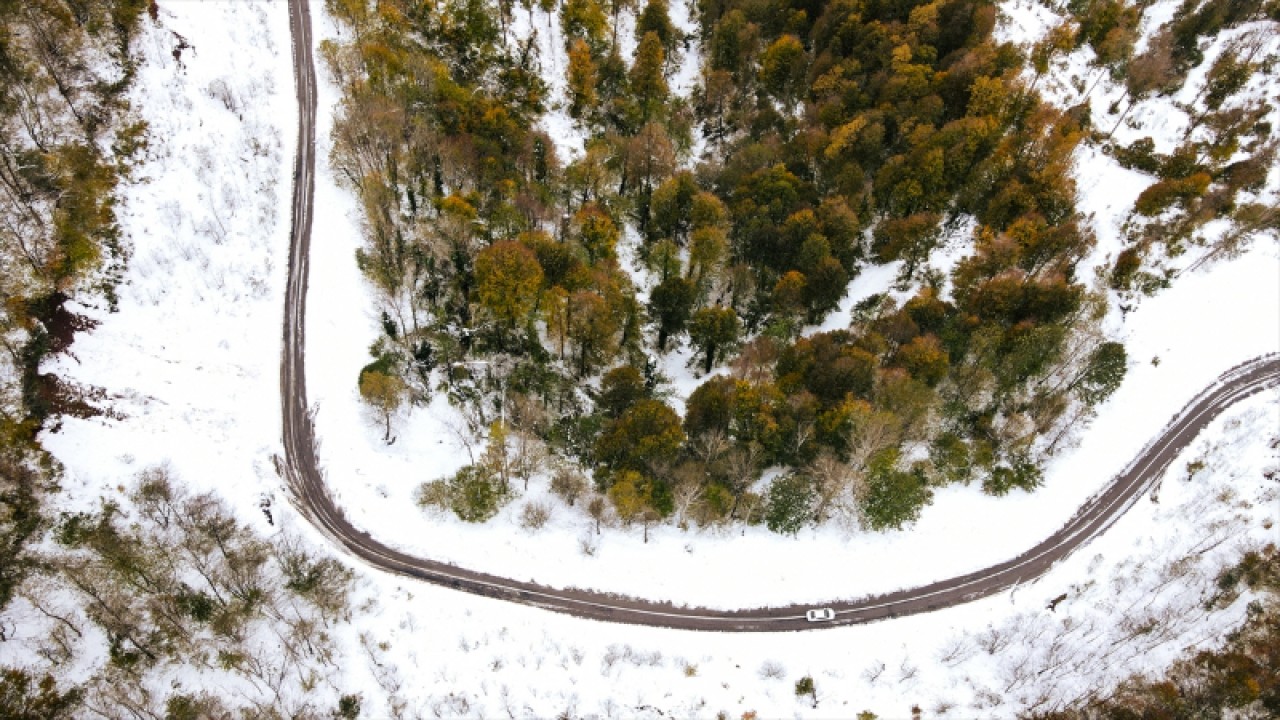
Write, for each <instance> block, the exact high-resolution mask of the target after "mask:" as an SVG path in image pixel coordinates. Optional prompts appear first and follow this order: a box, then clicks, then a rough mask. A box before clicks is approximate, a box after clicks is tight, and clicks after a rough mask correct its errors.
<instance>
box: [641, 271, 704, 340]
mask: <svg viewBox="0 0 1280 720" xmlns="http://www.w3.org/2000/svg"><path fill="white" fill-rule="evenodd" d="M696 298H697V289H696V288H695V287H694V286H693V283H691V282H689V281H688V280H686V279H684V278H682V277H680V276H679V275H672V276H670V277H668V278H667V279H666V280H664V281H662V282H661V283H659V284H658V286H657V287H655V288H654V289H653V292H652V293H651V294H650V295H649V313H650V314H651V315H652V316H653V319H654V321H655V322H657V324H658V352H666V350H667V339H668V338H670V337H671V336H672V335H674V334H679V333H681V332H683V331H684V327H685V324H686V323H687V322H688V321H689V313H690V312H691V311H692V309H693V301H694V300H695V299H696Z"/></svg>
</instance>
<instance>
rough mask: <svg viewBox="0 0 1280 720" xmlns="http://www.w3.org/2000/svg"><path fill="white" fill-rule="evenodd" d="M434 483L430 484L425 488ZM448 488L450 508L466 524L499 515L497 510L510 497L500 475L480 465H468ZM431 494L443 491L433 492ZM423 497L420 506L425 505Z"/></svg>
mask: <svg viewBox="0 0 1280 720" xmlns="http://www.w3.org/2000/svg"><path fill="white" fill-rule="evenodd" d="M436 482H437V483H438V482H439V481H436ZM434 484H435V483H427V485H424V486H423V487H424V488H426V487H427V486H430V485H434ZM446 487H447V493H448V494H447V501H448V507H449V509H450V510H453V512H454V514H456V515H457V516H458V517H459V518H460V519H462V520H465V521H466V522H473V523H479V522H484V521H486V520H488V519H489V518H491V517H493V516H494V515H497V514H498V508H500V507H502V503H503V501H505V500H506V498H507V494H506V492H505V491H504V490H503V487H502V482H501V481H500V480H499V478H498V477H497V475H496V474H495V473H494V472H493V471H492V470H490V469H489V468H486V467H483V466H480V465H468V466H466V467H464V468H462V469H461V470H459V471H458V472H457V474H456V475H454V476H453V477H451V478H449V480H448V481H446ZM432 492H433V493H438V492H440V491H439V490H432ZM422 497H423V493H422V492H420V493H419V498H420V499H419V504H424V503H423V501H422V499H421V498H422Z"/></svg>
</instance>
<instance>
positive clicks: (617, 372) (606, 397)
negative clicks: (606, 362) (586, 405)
mask: <svg viewBox="0 0 1280 720" xmlns="http://www.w3.org/2000/svg"><path fill="white" fill-rule="evenodd" d="M648 395H649V390H648V388H646V387H645V385H644V376H643V375H641V374H640V371H639V370H637V369H635V368H634V367H632V366H631V365H622V366H619V367H616V368H614V369H612V370H610V371H609V372H607V373H605V374H604V377H603V378H601V379H600V399H599V401H597V403H596V407H598V408H599V409H600V410H601V411H602V412H603V413H604V414H605V415H606V416H608V417H610V418H617V417H621V415H622V414H623V413H624V412H626V411H627V410H628V409H629V408H630V407H631V406H632V405H635V404H636V403H637V402H639V401H640V400H642V399H644V398H646V397H648Z"/></svg>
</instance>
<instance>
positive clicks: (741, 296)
mask: <svg viewBox="0 0 1280 720" xmlns="http://www.w3.org/2000/svg"><path fill="white" fill-rule="evenodd" d="M1094 5H1097V3H1095V4H1094ZM328 7H329V9H330V11H331V12H332V13H333V15H334V16H335V17H337V18H339V20H340V21H341V22H342V26H343V27H344V28H345V31H346V32H345V34H344V39H349V41H344V42H328V43H327V44H326V45H325V47H324V48H323V52H324V56H325V59H326V62H327V66H328V69H329V71H330V72H331V73H332V75H333V77H334V78H335V79H336V80H337V82H338V83H339V84H340V86H341V88H342V91H343V99H342V105H341V109H340V114H339V118H338V122H337V126H336V127H335V130H334V150H333V157H332V161H333V163H334V165H335V168H336V169H337V171H338V173H339V175H340V176H341V178H342V179H343V181H344V182H346V183H347V184H349V186H350V187H351V188H352V189H353V190H354V191H355V193H356V195H357V197H358V198H359V201H360V205H361V207H362V209H363V214H364V224H365V238H364V244H363V248H362V249H361V250H360V251H359V253H358V254H357V258H356V261H357V262H358V264H359V266H360V268H361V269H362V271H363V272H364V274H365V275H366V277H367V278H368V279H369V281H370V282H371V284H372V285H373V286H374V287H375V288H376V291H377V297H378V312H379V313H380V315H381V317H382V326H383V333H382V336H381V337H380V338H379V340H378V341H377V342H376V343H375V344H374V346H373V347H372V348H371V353H372V355H373V359H372V362H370V363H369V365H368V366H367V367H366V368H365V369H364V370H363V371H362V372H361V374H360V377H359V378H358V383H359V388H360V391H361V394H362V396H363V397H364V398H365V399H366V400H367V401H368V402H369V403H370V405H371V406H372V407H374V408H376V409H377V411H378V412H379V413H381V415H382V417H383V419H384V421H385V428H384V429H385V432H386V439H387V440H388V441H390V440H391V435H392V432H391V431H392V428H391V418H392V417H393V415H394V414H395V413H396V412H397V411H398V410H399V409H401V408H403V407H405V406H412V405H417V404H421V403H423V402H426V401H427V400H428V399H429V397H430V396H431V395H432V393H435V392H445V393H448V394H449V396H450V398H452V399H454V400H456V402H457V403H458V404H459V405H460V406H462V407H464V408H467V410H466V411H467V412H468V413H469V418H470V421H471V424H472V426H473V428H472V429H473V430H474V431H476V432H486V431H488V432H489V433H490V443H489V445H490V447H489V448H488V449H487V450H486V452H485V454H484V457H482V458H480V459H478V460H476V461H475V462H473V463H472V464H471V465H469V466H468V467H467V468H465V469H464V470H463V471H462V472H460V473H459V474H458V475H457V476H456V477H452V478H444V479H440V480H435V481H432V482H429V483H427V484H425V485H424V487H423V489H422V493H421V499H422V502H423V503H424V504H426V505H438V506H442V507H446V508H451V509H453V510H454V511H455V512H456V513H457V514H458V515H459V516H460V517H463V518H464V519H468V520H473V521H475V520H483V519H485V518H487V517H490V516H491V515H492V514H493V513H494V512H496V510H497V508H498V507H499V506H500V505H501V504H502V503H503V502H505V501H507V500H508V499H510V498H511V497H513V496H514V491H513V487H512V482H511V480H512V476H513V474H515V475H520V476H522V477H524V478H525V481H526V482H527V479H528V476H529V475H530V474H532V473H535V472H537V471H539V470H546V471H548V472H550V473H551V474H552V475H554V478H555V479H553V487H557V488H560V490H563V492H562V493H561V494H562V497H564V498H565V500H566V501H567V502H569V503H570V504H572V503H573V502H574V501H575V500H576V499H577V498H578V497H579V496H581V497H584V498H585V497H587V496H588V495H590V494H594V493H599V494H601V495H603V497H606V498H608V501H609V505H610V506H611V508H612V511H613V512H614V513H615V514H616V515H617V517H618V518H619V519H621V520H622V521H623V522H624V523H626V524H631V523H632V522H633V521H635V520H638V519H639V520H643V521H644V522H645V524H646V527H647V525H648V523H650V522H655V521H663V520H669V521H672V522H676V523H678V524H681V525H682V526H683V525H686V524H688V523H690V522H695V523H697V524H699V525H708V524H720V523H728V522H746V523H759V522H763V523H765V524H767V525H768V527H769V528H770V529H773V530H776V531H778V532H783V533H794V532H796V531H797V530H798V529H800V528H801V527H804V526H805V525H807V524H809V523H821V522H825V521H827V520H830V519H833V518H836V519H840V520H842V521H844V522H847V523H851V524H853V525H856V526H861V527H865V528H869V529H872V530H882V529H888V528H899V527H903V526H904V525H906V524H909V523H910V522H911V521H912V520H913V519H914V518H915V517H917V516H918V514H919V512H920V510H921V508H922V507H923V506H924V505H926V504H927V503H928V502H929V500H930V498H931V496H932V491H933V489H934V488H936V487H939V486H941V485H945V484H948V483H957V482H959V483H979V484H980V485H981V486H982V488H983V489H984V490H986V491H987V492H989V493H992V494H997V495H998V494H1004V493H1007V492H1010V491H1011V490H1014V489H1023V490H1030V489H1033V488H1034V487H1036V485H1037V484H1038V483H1039V482H1040V470H1039V469H1038V466H1039V463H1040V460H1041V458H1042V457H1043V455H1044V454H1045V453H1046V452H1052V451H1053V449H1054V448H1055V446H1056V445H1057V444H1058V443H1059V442H1060V441H1061V440H1062V438H1064V437H1066V436H1068V435H1069V433H1070V432H1071V430H1072V428H1074V427H1075V426H1076V425H1077V424H1078V422H1079V421H1080V420H1082V419H1084V418H1086V417H1087V416H1088V414H1089V412H1090V408H1091V407H1092V406H1094V405H1095V404H1097V403H1098V402H1100V401H1101V400H1103V399H1105V398H1106V397H1107V396H1108V395H1109V394H1110V393H1111V392H1112V391H1113V390H1114V389H1115V388H1116V387H1117V386H1118V384H1119V383H1120V381H1121V380H1122V378H1123V376H1124V373H1125V368H1126V363H1127V356H1126V353H1125V350H1124V347H1123V345H1121V344H1120V343H1117V342H1114V341H1111V340H1109V339H1107V338H1105V337H1103V336H1102V334H1101V333H1100V332H1099V331H1098V329H1097V326H1098V321H1099V320H1100V318H1101V317H1102V316H1103V314H1105V312H1106V307H1107V299H1106V295H1105V293H1104V292H1102V291H1100V290H1099V289H1097V288H1095V287H1092V286H1091V285H1090V284H1089V281H1090V280H1091V279H1090V278H1080V277H1077V273H1076V265H1077V263H1078V262H1079V261H1080V260H1081V258H1083V257H1084V256H1085V255H1086V254H1087V253H1088V252H1089V250H1090V248H1091V246H1092V244H1093V238H1092V236H1091V234H1090V231H1089V229H1088V227H1087V224H1085V223H1083V222H1082V219H1081V218H1080V217H1079V213H1078V211H1077V210H1076V207H1075V187H1074V181H1073V179H1072V176H1071V169H1072V157H1073V152H1074V151H1075V149H1076V148H1077V146H1078V145H1079V144H1080V143H1081V142H1082V141H1083V140H1085V139H1086V138H1087V137H1089V136H1090V135H1091V134H1094V133H1097V132H1098V131H1097V129H1096V128H1094V127H1093V126H1092V123H1091V120H1090V118H1089V117H1088V111H1087V109H1086V108H1084V107H1079V108H1071V109H1067V110H1060V109H1057V108H1055V107H1052V106H1050V105H1048V104H1046V103H1044V102H1042V101H1041V100H1040V98H1039V96H1038V95H1037V92H1036V88H1035V75H1034V72H1032V73H1027V72H1025V70H1026V68H1027V67H1028V63H1031V65H1032V66H1033V67H1038V66H1037V65H1036V62H1037V59H1038V58H1040V57H1041V56H1052V54H1053V53H1055V52H1063V51H1066V50H1069V49H1071V48H1073V47H1075V46H1077V45H1080V44H1084V43H1088V42H1090V41H1091V40H1090V38H1092V37H1094V36H1095V35H1097V34H1098V33H1102V35H1108V34H1109V33H1111V32H1112V31H1113V30H1116V29H1117V28H1119V27H1120V26H1121V25H1120V24H1121V19H1122V18H1121V19H1116V18H1111V19H1105V20H1097V22H1102V23H1104V24H1106V27H1099V28H1092V26H1090V25H1088V22H1089V21H1088V18H1089V17H1091V15H1090V14H1089V13H1101V12H1102V11H1101V10H1099V9H1098V8H1096V7H1094V6H1093V5H1088V6H1086V7H1082V8H1081V9H1080V12H1079V17H1080V18H1081V20H1080V21H1079V22H1077V23H1073V24H1071V25H1070V26H1068V27H1064V28H1062V31H1061V32H1060V33H1058V34H1055V35H1054V36H1053V43H1055V44H1052V45H1049V46H1047V47H1044V48H1037V49H1036V52H1035V53H1032V54H1033V55H1036V57H1035V58H1028V57H1025V56H1024V55H1025V53H1024V52H1023V51H1022V50H1021V49H1019V48H1017V47H1014V46H1012V45H1010V44H1007V43H1006V44H1001V43H998V42H996V41H995V40H994V39H993V37H992V30H993V27H994V23H995V6H994V5H992V4H990V3H982V2H973V1H970V0H956V1H953V2H941V1H940V2H931V3H911V2H908V3H882V2H852V1H848V0H842V1H840V2H832V3H827V4H821V3H788V2H741V3H735V2H727V3H716V2H704V3H701V4H698V5H697V7H696V17H697V27H696V28H694V31H695V33H694V35H695V37H686V36H685V34H684V33H683V32H682V31H681V30H680V29H679V28H677V27H676V26H675V24H674V23H673V22H672V20H671V15H670V8H669V7H668V5H667V3H666V2H665V0H652V1H651V2H648V3H646V4H645V5H644V6H643V7H631V6H629V5H627V4H623V3H614V4H600V3H598V2H596V0H569V1H568V2H566V3H564V4H563V5H561V6H560V7H559V8H556V7H551V6H546V7H544V6H537V7H535V6H533V5H527V6H522V7H521V8H519V9H517V8H515V7H513V6H511V5H509V4H500V5H499V7H498V8H497V12H492V13H490V12H486V8H485V6H484V4H483V3H480V2H477V1H476V0H470V1H467V2H464V1H462V0H458V1H457V2H453V3H448V4H444V5H438V6H430V5H423V4H419V3H413V2H382V3H378V4H377V5H376V7H370V6H369V5H367V4H366V3H362V2H343V1H341V0H330V2H329V4H328ZM517 12H519V13H522V14H527V17H528V18H529V22H528V26H532V27H535V28H536V27H538V22H537V20H536V16H537V15H538V14H539V13H542V14H543V15H545V18H546V21H547V22H548V23H551V22H554V21H558V22H559V24H560V30H561V36H562V38H563V41H564V43H565V50H566V52H567V56H568V58H569V62H568V64H567V66H566V68H565V72H566V87H567V92H566V93H565V97H552V96H550V95H549V90H548V88H547V87H546V84H545V83H544V82H543V81H542V80H541V79H540V77H539V75H538V74H537V73H534V72H531V71H530V70H529V68H530V67H531V66H532V65H531V63H533V62H536V61H537V58H536V56H535V53H534V50H535V48H534V46H533V43H532V41H531V40H529V39H525V40H519V39H517V40H512V39H511V38H512V37H515V36H514V35H513V32H514V31H513V29H512V28H513V27H514V26H515V25H516V24H517V22H516V20H517V16H516V13H517ZM628 13H631V14H633V16H634V23H626V22H621V21H620V18H625V17H626V16H627V14H628ZM553 14H554V15H555V17H554V18H553V17H552V15H553ZM1130 20H1131V19H1130ZM628 30H633V31H634V37H630V38H628V37H626V34H627V31H628ZM693 39H696V40H697V44H696V47H697V48H700V49H701V57H697V58H687V57H684V55H685V54H686V53H689V52H691V50H690V49H688V48H693V47H695V46H694V45H693V44H692V43H690V42H689V41H690V40H693ZM690 62H695V63H697V65H698V67H699V68H700V76H699V78H698V83H697V85H696V87H695V89H694V90H693V92H692V93H690V94H689V96H688V97H684V96H679V95H675V94H673V93H672V92H671V89H670V84H669V83H670V78H671V77H672V74H673V72H674V69H675V67H676V66H677V65H678V64H679V63H690ZM1045 62H1047V60H1046V61H1045ZM553 106H554V107H563V108H565V109H567V112H568V113H569V114H570V116H571V117H572V118H573V119H574V122H575V123H577V127H578V128H579V130H581V131H582V132H583V134H584V135H585V137H586V142H585V151H584V152H582V153H581V154H580V155H575V156H574V157H572V158H561V157H560V156H559V153H558V151H557V147H556V144H555V143H554V142H553V141H552V139H551V138H550V137H549V136H548V135H547V133H546V132H545V131H543V130H541V129H539V128H540V126H539V122H538V120H539V118H540V116H541V115H542V114H543V113H545V112H546V111H547V110H548V109H549V108H551V107H553ZM699 148H700V149H701V150H700V152H699V153H698V154H695V150H696V149H699ZM1193 174H1194V173H1193ZM1183 184H1184V185H1185V184H1186V183H1185V182H1184V183H1183ZM1178 187H1182V186H1181V185H1179V186H1178ZM1171 192H1172V191H1171ZM1179 192H1181V191H1179ZM1175 199H1176V198H1175ZM1157 201H1158V202H1166V204H1172V202H1173V201H1159V200H1158V199H1157ZM947 239H951V240H952V241H953V244H954V242H959V243H962V244H966V245H971V246H972V252H971V253H968V254H966V256H965V257H963V258H962V259H961V260H960V261H959V262H958V263H956V264H955V267H954V268H953V269H952V270H950V272H943V271H940V270H938V269H936V268H935V267H934V266H933V265H931V264H930V262H929V261H930V259H931V257H933V256H934V254H935V252H936V251H938V250H939V249H940V248H941V247H942V246H943V244H944V241H945V240H947ZM887 263H897V265H896V267H898V268H899V271H898V280H897V284H896V286H895V287H896V288H898V290H899V291H900V292H903V293H906V295H905V297H906V299H905V300H901V301H899V300H895V299H894V298H893V297H892V296H890V295H888V294H884V295H879V296H873V297H871V298H867V299H866V300H864V301H863V302H861V303H859V304H858V306H857V307H855V308H854V312H853V313H852V315H851V317H849V322H848V324H847V327H845V328H844V329H839V330H834V331H829V332H820V333H814V332H812V331H806V328H807V327H812V326H813V325H814V324H815V323H820V322H822V321H823V320H825V319H826V318H827V317H828V315H829V314H830V313H831V312H832V311H833V310H835V309H836V307H837V305H838V304H839V302H840V300H841V299H842V297H843V296H844V295H845V293H846V290H847V287H848V285H849V282H850V281H851V279H853V278H855V277H856V276H857V275H858V274H859V273H860V272H861V271H863V270H864V269H866V268H868V267H872V266H877V265H883V264H887ZM1121 275H1123V272H1118V273H1116V276H1117V283H1119V282H1120V276H1121ZM1104 289H1105V288H1104ZM682 346H685V347H688V348H689V349H691V350H692V353H693V359H692V360H691V361H690V364H691V365H692V366H693V367H692V368H691V369H692V370H693V371H694V372H698V373H701V374H705V375H706V376H705V382H703V384H702V385H701V386H699V387H698V388H697V389H696V390H695V391H694V392H693V393H692V394H691V395H690V396H689V397H688V399H687V403H686V404H685V407H684V408H683V413H681V412H678V411H677V409H676V408H677V407H678V406H676V405H673V403H672V402H670V400H671V398H670V396H669V391H668V389H667V385H666V384H665V381H666V378H663V377H662V376H661V373H660V372H659V371H658V368H657V363H655V362H653V357H654V356H655V355H659V356H660V355H663V354H665V353H670V352H673V351H674V350H675V349H677V348H679V347H682ZM479 368H483V370H479ZM717 368H725V369H727V372H725V371H724V370H720V371H717ZM500 409H509V411H508V412H505V415H506V419H507V423H508V425H509V427H507V426H504V427H502V428H497V429H496V434H495V432H494V430H495V429H494V428H492V427H491V425H492V424H493V423H495V422H497V421H498V418H497V417H496V416H497V415H498V414H499V413H498V412H497V411H498V410H500ZM495 437H497V438H499V439H498V440H497V441H495V440H494V439H493V438H495ZM767 470H768V471H770V477H771V478H772V479H771V480H770V481H769V482H768V483H767V484H765V485H762V484H761V478H762V476H763V475H764V473H765V472H766V471H767ZM588 490H590V491H593V492H592V493H587V494H584V493H586V491H588ZM608 509H609V507H604V508H602V507H601V506H600V505H599V503H597V512H603V511H606V510H608Z"/></svg>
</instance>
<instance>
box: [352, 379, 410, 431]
mask: <svg viewBox="0 0 1280 720" xmlns="http://www.w3.org/2000/svg"><path fill="white" fill-rule="evenodd" d="M406 392H407V388H406V386H405V384H404V380H401V379H400V377H399V376H398V375H394V374H391V373H388V372H383V371H382V370H377V369H370V368H366V369H365V370H364V372H361V373H360V397H361V398H363V399H364V401H365V402H367V403H369V405H370V407H372V408H373V409H374V410H376V411H377V412H378V414H379V416H381V417H382V421H383V424H384V426H385V428H386V431H385V433H384V435H383V438H382V441H383V442H385V443H386V444H388V445H390V444H391V443H392V437H391V418H392V416H393V415H395V413H396V411H397V410H399V409H400V406H401V405H402V404H403V403H404V400H405V394H406Z"/></svg>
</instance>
